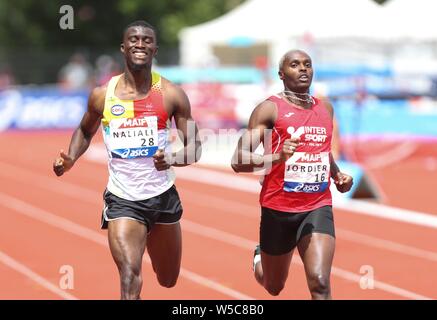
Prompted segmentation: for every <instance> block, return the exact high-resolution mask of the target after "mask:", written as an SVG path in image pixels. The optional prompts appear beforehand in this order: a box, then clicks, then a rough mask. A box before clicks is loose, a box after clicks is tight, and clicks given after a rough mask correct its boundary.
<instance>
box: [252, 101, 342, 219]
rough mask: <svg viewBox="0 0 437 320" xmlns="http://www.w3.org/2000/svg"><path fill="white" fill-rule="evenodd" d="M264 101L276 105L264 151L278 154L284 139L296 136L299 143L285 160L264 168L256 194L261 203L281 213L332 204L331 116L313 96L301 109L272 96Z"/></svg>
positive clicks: (303, 210)
mask: <svg viewBox="0 0 437 320" xmlns="http://www.w3.org/2000/svg"><path fill="white" fill-rule="evenodd" d="M268 100H270V101H271V102H273V103H275V104H276V106H277V119H276V121H275V124H274V127H273V130H272V132H271V135H269V136H268V139H267V140H269V139H270V138H271V141H267V143H266V142H265V143H264V150H265V154H274V153H280V152H281V150H282V147H283V144H284V141H285V139H290V138H291V137H298V138H299V139H300V142H299V145H298V147H297V148H296V150H295V152H294V154H293V155H292V156H291V157H290V158H289V159H288V160H287V161H286V162H280V163H278V164H275V165H273V167H272V168H271V170H268V169H267V174H266V176H265V177H264V181H263V187H262V190H261V194H260V203H261V205H262V206H264V207H267V208H271V209H275V210H278V211H284V212H296V213H298V212H305V211H310V210H314V209H317V208H318V207H322V206H324V205H332V198H331V193H330V191H329V185H330V160H329V152H330V151H331V138H332V126H333V122H332V116H331V114H330V112H329V111H328V109H327V108H326V106H325V105H324V102H323V101H322V100H320V99H317V98H314V104H313V105H312V107H311V108H309V109H302V108H300V107H298V106H296V105H294V104H292V103H291V102H289V101H286V100H285V98H283V97H281V96H279V95H275V96H271V97H270V98H269V99H268Z"/></svg>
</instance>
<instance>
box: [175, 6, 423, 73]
mask: <svg viewBox="0 0 437 320" xmlns="http://www.w3.org/2000/svg"><path fill="white" fill-rule="evenodd" d="M419 1H420V0H419ZM381 20H382V18H381V8H380V7H379V5H377V4H375V3H374V2H373V1H372V0H353V1H351V0H330V1H327V0H305V1H302V0H248V1H246V2H245V3H243V4H242V5H240V6H239V7H237V8H236V9H234V10H233V11H231V12H229V13H227V14H225V15H223V16H221V17H219V18H217V19H215V20H212V21H209V22H207V23H203V24H200V25H197V26H194V27H189V28H185V29H183V30H182V31H181V32H180V34H179V37H180V40H181V47H180V48H181V64H182V65H185V66H199V65H203V64H206V63H208V60H209V59H210V58H211V56H212V46H214V45H218V44H220V45H232V43H233V42H234V41H236V40H238V39H240V40H241V39H243V41H244V39H246V41H248V42H249V43H266V44H268V45H269V48H270V52H269V57H270V61H271V62H272V63H274V62H277V61H278V60H279V57H280V56H281V55H282V54H283V53H284V52H285V51H286V50H288V49H290V48H293V47H296V46H297V45H299V43H298V41H299V39H300V38H302V37H308V36H309V37H310V38H311V39H313V40H314V41H329V42H330V43H335V42H337V43H338V42H341V41H343V46H345V43H349V44H350V41H354V40H358V39H360V40H372V39H375V38H378V37H379V35H381V37H382V36H385V35H384V34H381V33H379V32H378V28H379V26H380V21H381ZM334 40H335V41H334ZM345 41H346V42H345ZM348 41H349V42H348Z"/></svg>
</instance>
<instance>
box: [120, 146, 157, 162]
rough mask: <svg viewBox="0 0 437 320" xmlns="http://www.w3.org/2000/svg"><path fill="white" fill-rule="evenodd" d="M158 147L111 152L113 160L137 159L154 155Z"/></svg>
mask: <svg viewBox="0 0 437 320" xmlns="http://www.w3.org/2000/svg"><path fill="white" fill-rule="evenodd" d="M157 150H158V146H154V147H147V148H132V149H116V150H112V156H113V157H114V158H121V159H132V158H139V157H150V156H152V155H154V154H155V153H156V151H157Z"/></svg>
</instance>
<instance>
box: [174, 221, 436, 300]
mask: <svg viewBox="0 0 437 320" xmlns="http://www.w3.org/2000/svg"><path fill="white" fill-rule="evenodd" d="M181 224H182V225H183V226H184V228H185V229H187V230H188V231H190V232H192V233H196V234H198V235H201V236H204V237H208V238H211V239H214V240H219V241H222V242H224V243H227V244H230V245H232V246H236V247H239V248H242V249H249V250H253V249H254V248H255V245H256V244H257V243H256V242H255V241H252V240H249V239H245V238H242V237H238V236H235V235H233V234H230V233H228V232H225V231H221V230H217V229H214V228H210V227H205V226H203V225H201V224H198V223H195V222H191V221H187V220H184V221H183V222H182V223H181ZM295 258H296V257H293V260H292V262H293V263H294V264H298V265H300V266H302V267H303V263H302V261H301V260H297V259H295ZM331 273H332V274H333V275H334V276H337V277H339V278H342V279H344V280H349V281H351V282H354V283H358V284H359V283H360V281H361V278H362V275H359V274H355V273H353V272H350V271H347V270H344V269H341V268H338V267H335V266H333V267H332V269H331ZM374 286H375V288H377V289H379V290H382V291H385V292H389V293H392V294H394V295H397V296H400V297H403V298H407V299H414V300H432V298H430V297H426V296H424V295H421V294H417V293H415V292H412V291H409V290H405V289H402V288H399V287H396V286H393V285H391V284H388V283H385V282H382V281H376V280H375V281H374Z"/></svg>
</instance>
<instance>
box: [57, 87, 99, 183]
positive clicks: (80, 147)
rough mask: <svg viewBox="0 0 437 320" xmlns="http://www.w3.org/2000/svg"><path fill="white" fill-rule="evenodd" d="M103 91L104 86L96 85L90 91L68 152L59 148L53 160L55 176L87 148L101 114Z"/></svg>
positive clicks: (70, 165) (69, 167)
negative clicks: (86, 104)
mask: <svg viewBox="0 0 437 320" xmlns="http://www.w3.org/2000/svg"><path fill="white" fill-rule="evenodd" d="M105 91H106V88H102V87H97V88H95V89H94V90H93V91H92V92H91V94H90V96H89V98H88V107H87V111H86V112H85V114H84V115H83V117H82V120H81V122H80V124H79V126H78V127H77V128H76V130H75V131H74V133H73V135H72V137H71V141H70V147H69V148H68V154H65V153H64V151H63V150H61V151H60V152H59V157H57V158H56V159H55V161H54V162H53V171H54V172H55V174H56V175H57V176H62V175H63V174H64V173H65V172H67V171H68V170H70V169H71V168H72V167H73V165H74V163H75V162H76V161H77V159H79V157H80V156H81V155H82V154H83V153H84V152H85V151H86V150H87V149H88V147H89V145H90V142H91V139H92V138H93V136H94V135H95V133H96V131H97V129H98V128H99V126H100V120H101V119H102V116H103V106H104V99H105Z"/></svg>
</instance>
